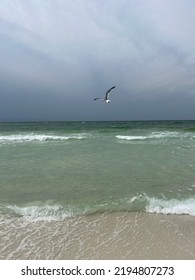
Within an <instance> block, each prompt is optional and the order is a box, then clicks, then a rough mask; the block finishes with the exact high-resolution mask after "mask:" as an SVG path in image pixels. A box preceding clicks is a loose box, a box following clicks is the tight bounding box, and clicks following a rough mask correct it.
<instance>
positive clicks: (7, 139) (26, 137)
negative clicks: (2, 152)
mask: <svg viewBox="0 0 195 280" xmlns="http://www.w3.org/2000/svg"><path fill="white" fill-rule="evenodd" d="M87 137H88V135H86V134H82V133H80V134H70V135H67V136H62V135H50V134H12V135H0V143H4V144H5V143H22V142H32V141H38V142H45V141H55V140H58V141H61V140H70V139H77V140H80V139H84V138H87Z"/></svg>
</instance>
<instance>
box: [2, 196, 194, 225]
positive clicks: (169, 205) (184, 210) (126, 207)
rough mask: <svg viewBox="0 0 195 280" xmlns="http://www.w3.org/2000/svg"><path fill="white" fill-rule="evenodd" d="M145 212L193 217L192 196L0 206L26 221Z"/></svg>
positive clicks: (4, 210)
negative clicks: (184, 197)
mask: <svg viewBox="0 0 195 280" xmlns="http://www.w3.org/2000/svg"><path fill="white" fill-rule="evenodd" d="M113 211H114V212H115V211H120V212H121V211H124V212H126V211H127V212H140V211H141V212H147V213H157V214H165V215H167V214H174V215H190V216H195V197H191V198H187V199H181V200H179V199H159V198H156V197H148V196H147V195H142V194H139V195H136V196H133V197H131V198H125V199H119V200H117V201H114V202H113V201H107V202H106V201H105V202H102V201H101V202H95V203H94V204H92V205H85V206H84V205H83V206H81V205H80V206H73V205H72V206H71V205H66V206H64V205H59V204H54V205H50V204H47V203H39V204H36V203H34V205H27V206H17V205H0V212H1V213H4V214H5V213H7V214H11V215H12V216H19V217H23V218H25V219H26V220H27V221H32V222H36V221H49V222H50V221H55V220H56V221H59V220H64V219H66V218H69V217H74V216H78V215H88V214H94V213H103V212H113Z"/></svg>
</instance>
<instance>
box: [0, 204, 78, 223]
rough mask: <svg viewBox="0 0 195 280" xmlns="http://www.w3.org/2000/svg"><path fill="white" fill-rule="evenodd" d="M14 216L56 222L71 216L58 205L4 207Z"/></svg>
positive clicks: (69, 212)
mask: <svg viewBox="0 0 195 280" xmlns="http://www.w3.org/2000/svg"><path fill="white" fill-rule="evenodd" d="M1 207H2V206H1ZM4 208H6V209H7V210H9V211H12V212H13V213H14V214H16V215H19V216H21V217H23V218H25V219H26V220H29V221H35V222H36V221H56V220H63V219H65V218H67V217H71V216H73V213H72V212H71V211H68V210H65V209H64V208H63V207H62V206H60V205H47V204H43V205H29V206H23V207H21V206H17V205H7V206H4Z"/></svg>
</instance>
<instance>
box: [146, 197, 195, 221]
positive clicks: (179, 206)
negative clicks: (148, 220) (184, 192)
mask: <svg viewBox="0 0 195 280" xmlns="http://www.w3.org/2000/svg"><path fill="white" fill-rule="evenodd" d="M147 201H148V203H147V206H146V212H149V213H159V214H160V213H161V214H177V215H182V214H186V215H190V216H195V198H188V199H182V200H178V199H170V200H165V199H158V198H155V197H152V198H147Z"/></svg>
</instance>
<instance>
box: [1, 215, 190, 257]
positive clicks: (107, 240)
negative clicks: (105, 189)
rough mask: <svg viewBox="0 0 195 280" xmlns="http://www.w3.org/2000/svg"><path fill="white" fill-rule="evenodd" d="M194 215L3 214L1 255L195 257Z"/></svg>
mask: <svg viewBox="0 0 195 280" xmlns="http://www.w3.org/2000/svg"><path fill="white" fill-rule="evenodd" d="M194 221H195V217H193V216H189V215H164V214H153V213H145V212H110V213H109V212H108V213H107V212H106V213H102V214H91V215H86V216H77V217H71V218H66V219H64V220H62V221H32V220H31V221H30V220H27V219H25V218H24V217H17V218H16V217H15V218H10V219H6V220H5V219H4V220H2V219H1V223H0V229H1V231H0V232H1V233H0V240H1V241H0V248H1V249H0V259H1V260H3V259H4V260H5V259H7V260H9V259H10V260H11V259H20V260H33V259H35V260H39V259H40V260H41V259H45V260H52V259H55V260H62V259H63V260H82V259H84V260H93V259H94V260H97V259H99V260H116V259H120V260H127V259H132V260H135V259H140V260H141V259H143V260H144V259H149V260H151V259H153V260H160V259H162V260H170V259H171V260H173V259H176V260H193V259H195V245H194V244H195V236H194V232H195V222H194Z"/></svg>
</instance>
